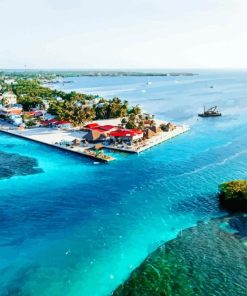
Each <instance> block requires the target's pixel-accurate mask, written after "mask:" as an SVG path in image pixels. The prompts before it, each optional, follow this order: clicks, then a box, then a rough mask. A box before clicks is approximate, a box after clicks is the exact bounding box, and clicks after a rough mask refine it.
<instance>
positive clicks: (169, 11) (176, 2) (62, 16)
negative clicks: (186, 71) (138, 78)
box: [0, 0, 247, 69]
mask: <svg viewBox="0 0 247 296" xmlns="http://www.w3.org/2000/svg"><path fill="white" fill-rule="evenodd" d="M246 11H247V1H246V0H89V1H85V0H0V14H1V17H0V40H1V41H0V42H1V44H0V68H2V69H3V68H24V67H25V66H26V68H57V69H59V68H61V69H68V68H70V69H89V68H95V69H103V68H104V69H106V68H107V69H110V68H114V69H117V68H126V69H141V68H143V69H144V68H145V69H156V68H157V69H173V68H174V69H182V68H190V69H193V68H247V58H246V53H247V30H246V28H247V17H246Z"/></svg>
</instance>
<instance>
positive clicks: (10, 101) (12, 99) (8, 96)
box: [2, 91, 17, 105]
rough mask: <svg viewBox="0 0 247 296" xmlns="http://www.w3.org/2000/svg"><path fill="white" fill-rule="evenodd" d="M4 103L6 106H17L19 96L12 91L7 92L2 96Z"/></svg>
mask: <svg viewBox="0 0 247 296" xmlns="http://www.w3.org/2000/svg"><path fill="white" fill-rule="evenodd" d="M2 103H3V104H4V105H15V104H17V96H16V95H15V94H14V93H13V92H12V91H7V92H5V93H4V94H3V95H2Z"/></svg>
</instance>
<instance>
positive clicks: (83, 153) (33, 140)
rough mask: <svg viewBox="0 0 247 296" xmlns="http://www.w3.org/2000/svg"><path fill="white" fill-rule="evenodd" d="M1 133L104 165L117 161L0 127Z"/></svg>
mask: <svg viewBox="0 0 247 296" xmlns="http://www.w3.org/2000/svg"><path fill="white" fill-rule="evenodd" d="M0 132H2V133H5V134H8V135H11V136H14V137H18V138H22V139H25V140H28V141H32V142H36V143H39V144H42V145H47V146H50V147H52V148H56V149H60V150H65V151H68V152H71V153H73V154H77V155H81V156H84V157H88V158H90V159H93V160H97V161H100V162H103V163H108V162H110V161H113V160H115V158H113V157H110V158H109V159H103V158H99V157H96V156H94V155H92V154H88V153H85V151H84V152H82V151H78V150H75V149H74V148H69V147H64V146H60V145H56V144H51V143H48V142H43V141H41V140H37V139H32V138H31V137H27V136H24V135H22V134H18V133H15V132H11V131H9V130H5V129H3V128H2V127H0ZM85 150H87V149H85Z"/></svg>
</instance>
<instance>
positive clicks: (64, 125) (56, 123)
mask: <svg viewBox="0 0 247 296" xmlns="http://www.w3.org/2000/svg"><path fill="white" fill-rule="evenodd" d="M41 124H42V125H43V126H46V127H48V126H50V127H58V128H61V129H70V128H71V123H70V122H69V121H64V120H58V119H55V118H54V119H50V120H45V121H42V122H41Z"/></svg>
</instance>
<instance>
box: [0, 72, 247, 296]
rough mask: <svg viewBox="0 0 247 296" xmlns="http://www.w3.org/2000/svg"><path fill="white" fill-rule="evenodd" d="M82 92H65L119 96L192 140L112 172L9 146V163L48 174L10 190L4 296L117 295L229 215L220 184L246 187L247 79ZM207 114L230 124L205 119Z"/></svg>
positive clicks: (3, 223) (2, 211)
mask: <svg viewBox="0 0 247 296" xmlns="http://www.w3.org/2000/svg"><path fill="white" fill-rule="evenodd" d="M74 80H75V82H74V83H73V84H69V83H68V84H64V85H59V86H58V87H60V88H62V89H67V90H68V89H77V90H78V89H80V90H82V91H84V92H88V93H98V94H99V95H104V96H107V97H112V96H114V95H118V96H120V97H121V98H123V99H128V100H129V101H130V102H132V103H134V104H137V103H140V104H141V105H142V106H143V108H144V109H146V110H150V111H151V112H153V113H155V114H156V115H157V117H159V118H161V119H167V120H173V121H176V122H180V123H187V124H190V126H191V130H190V131H189V132H188V133H185V134H183V135H181V136H179V137H177V138H174V139H172V140H170V141H169V142H166V143H163V144H161V145H158V146H156V147H154V148H153V149H150V150H148V151H146V152H144V153H142V154H140V155H126V154H121V155H119V157H118V158H119V159H118V161H115V162H113V163H111V164H109V165H105V164H94V163H93V162H92V161H90V160H87V159H85V158H80V157H78V156H76V155H72V154H69V153H65V152H63V151H57V150H55V149H52V148H50V147H46V146H43V145H40V144H37V143H33V142H29V141H26V140H23V139H18V138H15V137H11V136H7V135H5V134H0V151H1V152H5V153H14V154H15V155H16V154H17V155H18V154H19V155H21V156H25V157H30V158H32V159H36V160H37V162H38V168H36V172H35V173H32V174H30V175H25V176H23V175H20V174H19V173H18V172H19V171H20V170H16V175H15V176H12V177H10V178H2V179H0V272H1V277H0V295H25V296H26V295H32V296H33V295H35V296H36V295H38V296H39V295H42V296H48V295H49V296H51V295H54V296H57V295H59V296H60V295H66V296H67V295H68V296H77V295H82V296H84V295H85V296H96V295H97V296H104V295H110V293H111V292H112V291H113V290H114V289H115V288H116V287H117V286H118V285H119V284H120V283H121V282H122V281H123V280H124V279H126V277H128V275H129V274H130V272H131V271H132V270H133V269H134V268H135V267H136V266H138V265H139V264H140V262H141V261H142V260H143V259H144V258H145V257H146V256H147V255H148V254H149V253H150V252H152V251H153V250H154V249H155V248H156V247H157V246H158V245H160V244H162V243H163V242H164V241H167V240H169V239H171V238H173V237H175V236H176V234H177V233H178V232H180V231H181V230H182V229H184V228H186V227H189V226H192V225H195V224H196V222H197V221H198V220H202V219H203V220H205V219H206V220H207V219H210V218H211V217H215V216H219V215H223V214H224V213H223V212H220V211H219V210H218V206H217V200H216V198H215V194H216V192H217V185H218V183H220V182H223V181H225V180H228V179H234V178H246V172H247V148H246V143H247V133H246V131H247V128H246V123H247V116H246V115H247V99H246V97H247V72H211V73H208V72H201V73H200V75H198V76H193V77H79V78H78V77H76V78H74ZM147 81H150V82H152V83H151V84H149V85H148V84H147ZM211 85H213V86H214V88H210V86H211ZM204 104H206V105H208V106H209V105H214V104H217V105H218V106H219V108H220V110H221V111H222V112H223V114H224V116H223V117H222V118H208V119H201V118H200V119H199V118H197V116H196V114H197V113H198V112H199V111H201V109H202V107H203V105H204ZM6 158H7V157H6ZM30 161H31V160H30ZM17 164H20V165H23V163H21V162H20V163H17ZM5 165H6V163H5ZM0 167H1V165H0ZM18 293H19V294H18Z"/></svg>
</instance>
